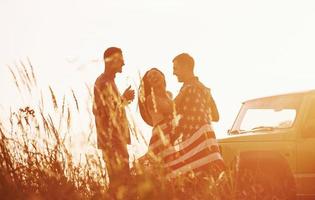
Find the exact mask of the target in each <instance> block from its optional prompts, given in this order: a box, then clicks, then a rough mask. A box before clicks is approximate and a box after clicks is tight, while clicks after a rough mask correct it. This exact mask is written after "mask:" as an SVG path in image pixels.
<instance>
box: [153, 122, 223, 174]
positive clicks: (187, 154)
mask: <svg viewBox="0 0 315 200" xmlns="http://www.w3.org/2000/svg"><path fill="white" fill-rule="evenodd" d="M171 128H172V126H170V124H169V123H165V124H161V125H159V126H157V127H155V128H154V129H153V136H152V138H151V142H150V145H149V152H152V153H153V154H154V155H156V157H157V158H159V159H161V161H162V163H163V165H164V167H165V168H166V170H167V172H168V173H167V177H170V178H173V177H177V176H180V175H183V174H186V173H187V172H192V171H193V172H196V173H197V172H198V171H202V170H206V169H208V168H209V167H211V165H213V164H217V165H219V166H223V165H224V164H223V159H222V156H221V154H220V152H219V147H218V143H217V141H216V139H215V137H214V132H213V129H212V126H211V125H209V124H205V125H203V126H201V127H200V128H199V129H197V130H196V131H195V132H194V133H192V134H191V137H189V138H187V139H185V140H183V141H180V142H178V143H176V144H175V145H171V144H170V142H169V141H170V138H169V136H168V134H165V133H167V132H169V131H171Z"/></svg>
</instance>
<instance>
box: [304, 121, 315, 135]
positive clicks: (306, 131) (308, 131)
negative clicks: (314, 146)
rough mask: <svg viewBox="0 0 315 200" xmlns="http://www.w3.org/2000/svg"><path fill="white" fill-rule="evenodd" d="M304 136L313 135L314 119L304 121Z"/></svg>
mask: <svg viewBox="0 0 315 200" xmlns="http://www.w3.org/2000/svg"><path fill="white" fill-rule="evenodd" d="M302 135H303V136H304V137H315V119H314V120H308V121H307V122H306V123H305V127H304V129H303V134H302Z"/></svg>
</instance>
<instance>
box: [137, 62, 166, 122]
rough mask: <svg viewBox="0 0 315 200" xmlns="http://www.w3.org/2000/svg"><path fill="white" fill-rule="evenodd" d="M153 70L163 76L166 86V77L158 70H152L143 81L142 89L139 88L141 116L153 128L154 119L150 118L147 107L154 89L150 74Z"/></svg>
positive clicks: (145, 75)
mask: <svg viewBox="0 0 315 200" xmlns="http://www.w3.org/2000/svg"><path fill="white" fill-rule="evenodd" d="M153 70H155V71H157V72H159V73H160V74H161V75H162V77H163V80H164V85H165V86H166V81H165V76H164V74H163V73H162V72H161V71H160V70H159V69H157V68H152V69H150V70H148V71H147V72H146V73H145V74H144V76H143V77H142V79H141V83H140V88H139V97H138V104H139V110H140V114H141V117H142V118H143V120H144V121H145V122H146V123H147V124H148V125H150V126H153V123H152V117H151V116H150V114H149V112H148V109H147V107H146V99H147V97H148V96H149V95H150V94H151V88H152V87H151V85H150V83H149V79H148V74H149V72H151V71H153Z"/></svg>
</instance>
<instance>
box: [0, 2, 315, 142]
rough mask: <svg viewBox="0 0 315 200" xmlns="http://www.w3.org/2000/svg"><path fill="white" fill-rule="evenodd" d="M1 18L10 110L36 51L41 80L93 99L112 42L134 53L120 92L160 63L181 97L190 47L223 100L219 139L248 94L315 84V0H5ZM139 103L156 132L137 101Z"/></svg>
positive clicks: (4, 95)
mask: <svg viewBox="0 0 315 200" xmlns="http://www.w3.org/2000/svg"><path fill="white" fill-rule="evenodd" d="M0 25H1V30H0V94H1V99H0V105H1V107H0V110H2V111H4V110H6V109H7V108H8V107H9V106H16V105H18V106H19V105H20V102H19V101H18V100H17V99H18V98H17V97H16V95H17V94H16V92H14V90H13V89H12V88H14V87H13V86H14V83H13V81H12V79H11V76H10V73H9V71H8V69H7V66H6V65H13V64H14V63H15V62H18V60H20V59H22V60H25V58H26V57H29V58H30V59H31V61H32V63H33V65H34V67H35V71H36V74H37V77H38V79H39V82H40V86H41V87H43V88H47V85H48V84H50V85H52V86H53V88H54V90H55V91H56V92H57V93H59V95H63V94H64V93H65V92H67V91H68V90H69V88H73V89H74V91H75V92H76V94H77V95H78V96H79V97H80V98H81V99H84V96H85V95H86V88H85V86H84V84H85V83H87V84H88V85H93V83H94V80H95V78H96V77H97V76H98V75H99V74H100V73H101V72H102V71H103V62H102V54H103V51H104V50H105V49H106V48H107V47H110V46H118V47H121V48H122V50H123V53H124V56H125V63H126V66H125V68H124V71H123V73H122V74H120V75H118V76H117V83H118V85H119V88H120V89H121V91H123V89H124V88H125V87H127V86H128V85H129V84H131V86H132V87H133V88H134V89H137V87H138V84H139V83H138V82H139V78H138V72H140V73H141V74H143V73H144V72H145V71H146V70H148V69H149V68H151V67H158V68H159V69H161V70H162V71H163V72H164V73H165V75H166V79H167V82H168V89H169V90H170V91H172V92H173V94H174V95H176V94H177V92H178V90H179V89H180V85H179V84H177V82H176V81H177V80H176V77H175V76H173V75H172V59H173V57H174V56H176V55H177V54H179V53H182V52H188V53H190V54H191V55H192V56H193V57H194V58H195V62H196V66H195V72H196V75H197V76H199V78H200V79H201V81H202V82H204V83H205V85H207V86H208V87H210V88H211V89H212V94H213V96H214V98H215V100H216V102H217V106H218V108H219V112H220V114H221V121H220V122H219V123H217V124H216V125H215V129H216V132H217V135H218V137H222V136H224V135H225V134H226V133H225V132H226V130H227V129H228V128H230V126H231V125H232V123H233V120H234V117H235V116H236V114H237V112H238V109H239V107H240V105H241V102H242V101H244V100H247V99H249V98H255V97H260V96H266V95H273V94H277V93H285V92H290V91H297V90H305V89H312V88H315V75H314V74H315V73H314V72H315V70H314V67H315V1H313V0H309V1H301V0H299V1H298V0H296V1H290V0H265V1H254V0H239V1H234V0H225V1H210V0H207V1H206V0H205V1H201V0H199V1H198V0H159V1H154V0H132V1H130V0H126V1H122V0H105V1H104V0H99V1H97V0H91V1H85V0H68V1H62V0H55V1H44V0H28V1H17V0H0ZM79 100H80V99H79ZM81 103H84V101H83V100H82V101H81ZM130 109H131V111H132V114H133V116H134V117H135V118H136V119H137V120H138V124H139V127H140V129H141V130H143V132H144V134H146V136H147V137H148V138H149V137H150V133H149V128H148V127H146V126H145V125H144V124H143V123H142V122H141V119H140V116H139V114H136V113H135V112H136V111H137V110H136V101H135V102H134V103H133V104H132V105H131V107H130ZM2 111H1V112H2ZM83 123H84V122H83Z"/></svg>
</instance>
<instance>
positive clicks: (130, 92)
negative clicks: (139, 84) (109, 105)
mask: <svg viewBox="0 0 315 200" xmlns="http://www.w3.org/2000/svg"><path fill="white" fill-rule="evenodd" d="M123 97H124V99H125V100H126V101H128V102H130V101H133V99H134V98H135V91H134V90H132V89H131V86H129V87H128V88H127V89H126V90H125V91H124V93H123Z"/></svg>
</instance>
